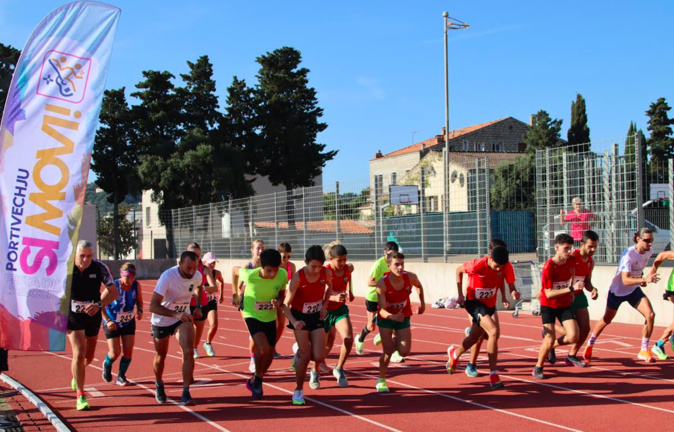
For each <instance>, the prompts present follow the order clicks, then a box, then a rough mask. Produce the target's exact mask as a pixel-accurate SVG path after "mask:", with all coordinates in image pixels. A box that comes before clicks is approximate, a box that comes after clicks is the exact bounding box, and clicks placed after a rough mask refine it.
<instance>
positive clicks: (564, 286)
mask: <svg viewBox="0 0 674 432" xmlns="http://www.w3.org/2000/svg"><path fill="white" fill-rule="evenodd" d="M552 289H556V290H562V289H569V281H563V282H553V283H552Z"/></svg>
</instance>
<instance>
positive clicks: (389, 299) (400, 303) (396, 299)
mask: <svg viewBox="0 0 674 432" xmlns="http://www.w3.org/2000/svg"><path fill="white" fill-rule="evenodd" d="M389 274H390V272H386V273H384V276H383V277H382V279H384V285H385V287H386V290H385V291H384V297H385V298H386V311H387V312H389V313H392V314H397V313H398V312H400V310H402V311H403V315H404V316H405V318H407V317H411V316H412V305H411V304H410V294H411V293H412V283H411V282H410V276H409V274H407V272H403V287H402V289H399V290H397V289H395V288H393V285H392V284H391V279H389ZM377 315H378V318H379V319H385V318H383V317H382V316H381V315H380V314H377Z"/></svg>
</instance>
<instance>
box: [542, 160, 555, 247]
mask: <svg viewBox="0 0 674 432" xmlns="http://www.w3.org/2000/svg"><path fill="white" fill-rule="evenodd" d="M545 159H546V160H545V171H546V173H545V180H546V181H545V199H546V203H545V204H546V205H545V211H546V220H547V221H548V249H547V251H546V257H544V259H547V256H552V255H553V252H552V251H553V250H554V246H553V245H554V239H555V236H554V233H555V227H554V225H555V216H554V215H553V213H552V191H551V186H552V152H551V151H550V149H546V150H545Z"/></svg>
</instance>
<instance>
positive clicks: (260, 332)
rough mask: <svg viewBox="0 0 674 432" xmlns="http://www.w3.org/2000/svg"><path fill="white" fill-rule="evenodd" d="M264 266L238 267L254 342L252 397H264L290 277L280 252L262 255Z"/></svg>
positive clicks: (244, 312) (243, 310)
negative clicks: (281, 304) (278, 312)
mask: <svg viewBox="0 0 674 432" xmlns="http://www.w3.org/2000/svg"><path fill="white" fill-rule="evenodd" d="M260 264H261V267H258V268H254V269H246V268H241V269H239V278H240V280H241V281H243V282H244V283H245V284H246V290H245V291H244V292H243V300H242V302H241V305H242V307H241V315H242V316H243V320H244V321H245V323H246V327H247V328H248V332H249V333H250V336H251V337H252V338H253V340H254V341H255V347H256V351H255V356H254V359H255V372H254V374H253V376H252V377H251V378H250V379H248V380H246V388H247V389H248V390H250V392H251V394H252V396H253V399H260V398H262V395H263V392H262V379H263V378H264V374H265V373H266V372H267V370H268V369H269V366H270V365H271V362H272V360H273V359H274V346H276V309H277V308H278V307H279V301H280V300H281V299H282V298H283V296H284V294H285V287H286V284H287V283H288V276H287V275H286V271H285V270H284V269H279V266H280V265H281V254H280V253H279V252H278V251H276V250H274V249H267V250H265V251H263V252H262V253H261V254H260Z"/></svg>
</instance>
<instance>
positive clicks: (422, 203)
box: [419, 167, 428, 262]
mask: <svg viewBox="0 0 674 432" xmlns="http://www.w3.org/2000/svg"><path fill="white" fill-rule="evenodd" d="M425 185H426V177H425V172H424V167H419V188H420V189H419V225H420V227H419V228H420V229H419V231H421V261H422V262H427V261H428V257H426V215H425V213H426V190H425Z"/></svg>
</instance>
